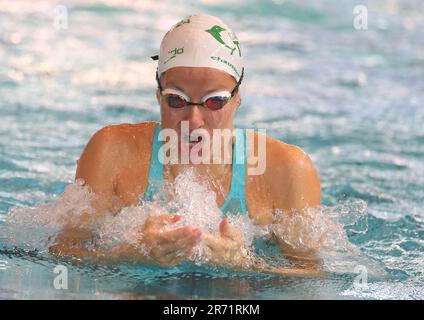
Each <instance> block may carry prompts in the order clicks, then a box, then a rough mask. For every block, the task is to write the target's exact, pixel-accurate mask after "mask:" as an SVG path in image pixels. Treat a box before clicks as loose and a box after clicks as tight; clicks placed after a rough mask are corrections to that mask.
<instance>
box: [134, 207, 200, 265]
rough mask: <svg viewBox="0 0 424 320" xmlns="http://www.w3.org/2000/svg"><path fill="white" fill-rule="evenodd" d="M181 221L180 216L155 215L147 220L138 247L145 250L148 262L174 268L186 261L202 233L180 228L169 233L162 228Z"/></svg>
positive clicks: (190, 228) (194, 229)
mask: <svg viewBox="0 0 424 320" xmlns="http://www.w3.org/2000/svg"><path fill="white" fill-rule="evenodd" d="M179 220H181V216H180V215H168V214H165V215H156V216H151V217H149V218H147V220H146V222H145V224H144V227H143V230H142V234H141V239H140V245H141V246H142V247H143V248H144V249H146V250H147V257H148V260H151V261H152V262H154V263H155V264H158V265H161V266H174V265H177V264H178V263H180V262H182V261H184V260H188V259H189V258H190V257H191V255H192V254H193V251H194V248H195V246H196V245H197V244H198V243H199V242H200V238H201V236H202V233H201V231H200V230H199V229H197V228H193V227H182V228H178V229H174V230H170V231H165V230H163V228H164V227H165V226H167V225H169V224H173V223H176V222H177V221H179Z"/></svg>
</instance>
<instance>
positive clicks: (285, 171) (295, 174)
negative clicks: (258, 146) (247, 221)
mask: <svg viewBox="0 0 424 320" xmlns="http://www.w3.org/2000/svg"><path fill="white" fill-rule="evenodd" d="M255 134H256V136H255V139H264V141H266V144H265V146H266V151H265V154H266V161H265V163H266V168H265V171H264V174H263V177H262V179H261V180H262V181H265V183H266V184H267V190H269V193H270V194H271V197H272V202H273V207H275V208H282V209H292V208H304V207H305V206H314V205H318V204H320V201H321V191H320V181H319V175H318V172H317V169H316V168H315V165H314V163H313V161H312V159H311V158H310V157H309V155H308V154H307V153H306V152H304V151H303V150H302V149H301V148H299V147H298V146H295V145H291V144H287V143H284V142H283V141H280V140H278V139H275V138H273V137H270V136H265V135H263V134H261V133H255Z"/></svg>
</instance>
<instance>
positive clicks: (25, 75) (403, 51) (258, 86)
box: [0, 0, 424, 299]
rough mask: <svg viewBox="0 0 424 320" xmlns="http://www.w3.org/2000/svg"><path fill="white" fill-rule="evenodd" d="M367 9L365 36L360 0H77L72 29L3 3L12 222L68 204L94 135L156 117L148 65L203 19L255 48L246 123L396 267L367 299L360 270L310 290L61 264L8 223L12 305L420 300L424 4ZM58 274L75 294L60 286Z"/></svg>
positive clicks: (71, 4) (3, 263) (1, 50)
mask: <svg viewBox="0 0 424 320" xmlns="http://www.w3.org/2000/svg"><path fill="white" fill-rule="evenodd" d="M105 3H107V5H106V4H105ZM362 3H363V4H365V5H366V6H367V8H368V29H367V30H355V29H354V28H353V26H352V21H353V17H354V16H353V8H354V6H355V5H356V2H355V1H340V2H336V1H308V2H305V3H303V4H298V3H297V2H295V1H274V2H273V1H234V0H233V1H225V0H221V1H200V2H194V1H188V2H186V3H185V4H182V5H178V6H175V5H174V2H172V1H161V2H160V3H157V2H153V1H142V2H140V3H136V2H133V1H106V2H100V1H67V2H66V5H67V8H68V13H69V20H68V28H67V29H61V28H57V27H56V28H55V27H54V21H55V20H54V19H55V5H56V2H50V1H37V2H33V1H1V0H0V61H1V62H0V115H1V117H0V219H1V220H0V222H1V221H2V220H3V221H5V220H6V217H7V216H8V215H10V214H11V210H12V211H13V210H15V209H16V208H24V207H26V206H29V207H35V208H38V211H37V212H39V211H40V207H39V206H40V205H42V204H51V203H55V201H57V199H58V197H59V195H60V194H62V192H63V191H64V190H65V187H66V186H67V185H68V184H69V183H71V182H72V181H73V177H74V172H75V167H76V163H75V161H76V160H77V159H78V157H79V155H80V153H81V152H82V149H83V147H84V145H85V143H86V142H87V141H88V139H89V138H90V136H91V135H92V134H93V133H94V132H95V131H96V130H98V129H100V128H102V127H103V126H105V125H108V124H112V123H123V122H130V123H137V122H141V121H146V120H158V119H159V108H158V106H157V104H156V100H155V96H154V89H155V81H154V71H155V65H154V62H152V61H151V60H150V58H149V57H150V55H153V54H156V53H157V50H158V47H159V43H160V40H161V37H162V36H163V35H164V33H165V32H166V31H167V29H168V28H169V27H170V26H171V25H172V24H173V23H175V22H176V21H177V20H179V19H181V18H182V17H184V16H186V15H188V14H191V13H195V12H201V11H202V12H208V13H211V14H216V15H219V16H220V17H221V18H222V19H223V20H224V21H226V22H227V23H228V24H229V25H230V26H232V27H233V29H234V30H235V32H236V33H237V35H238V37H239V38H240V41H241V43H242V49H243V50H244V54H245V57H246V77H245V82H244V83H243V85H242V89H241V90H242V91H241V93H242V99H243V101H242V108H240V111H239V114H238V115H237V119H236V124H237V125H240V126H243V127H256V128H265V129H267V133H268V134H269V135H272V136H274V137H277V138H279V139H281V140H283V141H285V142H288V143H292V144H296V145H298V146H300V147H301V148H302V149H304V150H305V151H306V152H307V153H308V154H310V155H311V157H312V159H313V161H314V162H315V164H316V166H317V168H318V171H319V173H320V176H321V182H322V191H323V204H324V205H326V206H330V207H334V206H338V205H340V204H341V205H346V206H347V207H348V208H350V209H349V210H351V212H350V213H349V215H348V217H350V218H352V217H353V221H354V223H353V224H349V223H347V222H345V230H346V232H347V235H348V237H349V240H350V241H351V243H353V244H355V245H356V246H357V247H359V249H360V251H361V252H362V254H364V255H365V256H367V257H369V259H371V260H373V261H375V262H376V263H377V264H378V265H379V266H381V267H382V268H383V269H384V270H385V272H386V274H385V275H384V276H382V275H380V276H381V277H379V276H374V275H373V276H370V277H369V279H368V280H369V283H368V287H366V288H358V287H355V286H353V282H354V279H355V277H356V274H355V272H354V270H352V269H351V268H347V267H346V270H345V272H332V273H330V275H329V277H328V278H325V279H302V278H288V277H281V276H273V275H264V274H255V273H228V272H224V271H222V270H221V271H220V270H214V269H208V268H206V267H201V266H192V265H183V266H181V267H178V268H173V269H155V268H148V267H143V266H125V265H115V266H102V265H97V264H87V263H78V262H75V261H64V260H58V259H56V258H54V257H51V256H49V255H48V254H47V253H46V252H45V250H43V247H42V246H40V245H37V244H35V242H36V241H35V240H36V239H37V236H40V235H43V236H44V234H43V231H45V230H44V229H43V226H42V225H40V224H37V223H36V221H35V222H34V221H31V220H28V221H29V222H28V225H31V226H35V228H34V230H32V231H31V232H28V233H25V229H20V228H18V227H16V228H15V229H14V231H15V234H12V235H11V234H10V233H6V232H5V231H4V230H6V229H5V226H0V244H2V245H4V246H5V249H3V250H2V251H0V299H1V298H7V299H9V298H100V299H104V298H117V299H122V298H141V299H149V298H241V299H248V298H257V299H262V298H268V299H290V298H293V299H302V298H312V299H323V298H324V299H325V298H335V299H346V298H348V299H350V298H359V299H423V298H424V289H423V282H424V275H423V272H424V258H423V257H424V209H423V202H424V188H423V184H424V174H423V173H424V161H423V160H424V126H423V125H422V124H423V123H424V108H423V104H424V36H423V34H422V32H420V31H421V30H423V27H424V16H423V12H424V4H423V3H422V2H421V1H412V0H406V1H364V2H362ZM171 8H172V9H171ZM56 26H57V25H56ZM352 203H353V204H360V206H361V207H362V209H357V208H355V205H350V204H352ZM22 210H24V211H25V210H26V211H25V212H26V213H31V209H22ZM41 210H42V207H41ZM336 211H337V210H336ZM355 215H357V216H358V217H355ZM26 217H28V215H27V216H26ZM34 220H36V218H34ZM19 233H22V234H19ZM15 243H18V247H17V248H13V245H14V244H15ZM34 249H36V250H34ZM58 264H62V265H65V266H67V267H68V270H69V288H68V290H56V289H54V287H53V281H54V277H55V274H54V273H53V269H54V268H55V266H56V265H58ZM342 265H343V264H342Z"/></svg>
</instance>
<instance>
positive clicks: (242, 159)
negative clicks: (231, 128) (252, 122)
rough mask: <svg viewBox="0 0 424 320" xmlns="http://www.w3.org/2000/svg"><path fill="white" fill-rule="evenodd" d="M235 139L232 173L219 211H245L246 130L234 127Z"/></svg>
mask: <svg viewBox="0 0 424 320" xmlns="http://www.w3.org/2000/svg"><path fill="white" fill-rule="evenodd" d="M235 132H236V139H235V142H234V149H233V166H232V167H233V173H232V176H231V186H230V192H229V193H228V195H227V197H226V199H225V201H224V203H223V204H222V205H221V211H222V212H224V213H233V214H234V213H240V212H247V207H246V196H245V193H246V130H245V129H235Z"/></svg>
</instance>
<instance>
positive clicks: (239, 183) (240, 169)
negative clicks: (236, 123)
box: [143, 124, 247, 214]
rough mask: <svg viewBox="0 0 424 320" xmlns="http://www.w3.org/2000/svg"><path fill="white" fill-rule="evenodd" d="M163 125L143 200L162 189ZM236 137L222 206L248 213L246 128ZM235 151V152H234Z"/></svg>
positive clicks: (156, 138)
mask: <svg viewBox="0 0 424 320" xmlns="http://www.w3.org/2000/svg"><path fill="white" fill-rule="evenodd" d="M160 131H161V126H160V124H158V125H157V126H156V128H155V134H154V136H153V146H152V155H151V159H150V170H149V182H148V185H147V190H146V193H145V194H144V198H143V200H145V201H151V199H152V197H153V194H155V193H156V192H158V190H160V188H161V186H162V185H163V165H162V163H163V161H160V158H159V157H161V159H163V154H159V149H160V147H161V146H162V144H163V141H160V140H159V133H160ZM235 132H236V137H235V142H234V149H233V161H232V168H233V171H232V172H233V174H232V177H231V187H230V192H229V193H228V195H227V197H226V199H225V201H224V203H223V204H222V206H221V207H220V209H221V211H222V212H223V213H225V214H228V213H233V214H234V213H247V208H246V200H245V191H246V130H240V129H237V130H235ZM234 151H235V152H234Z"/></svg>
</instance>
